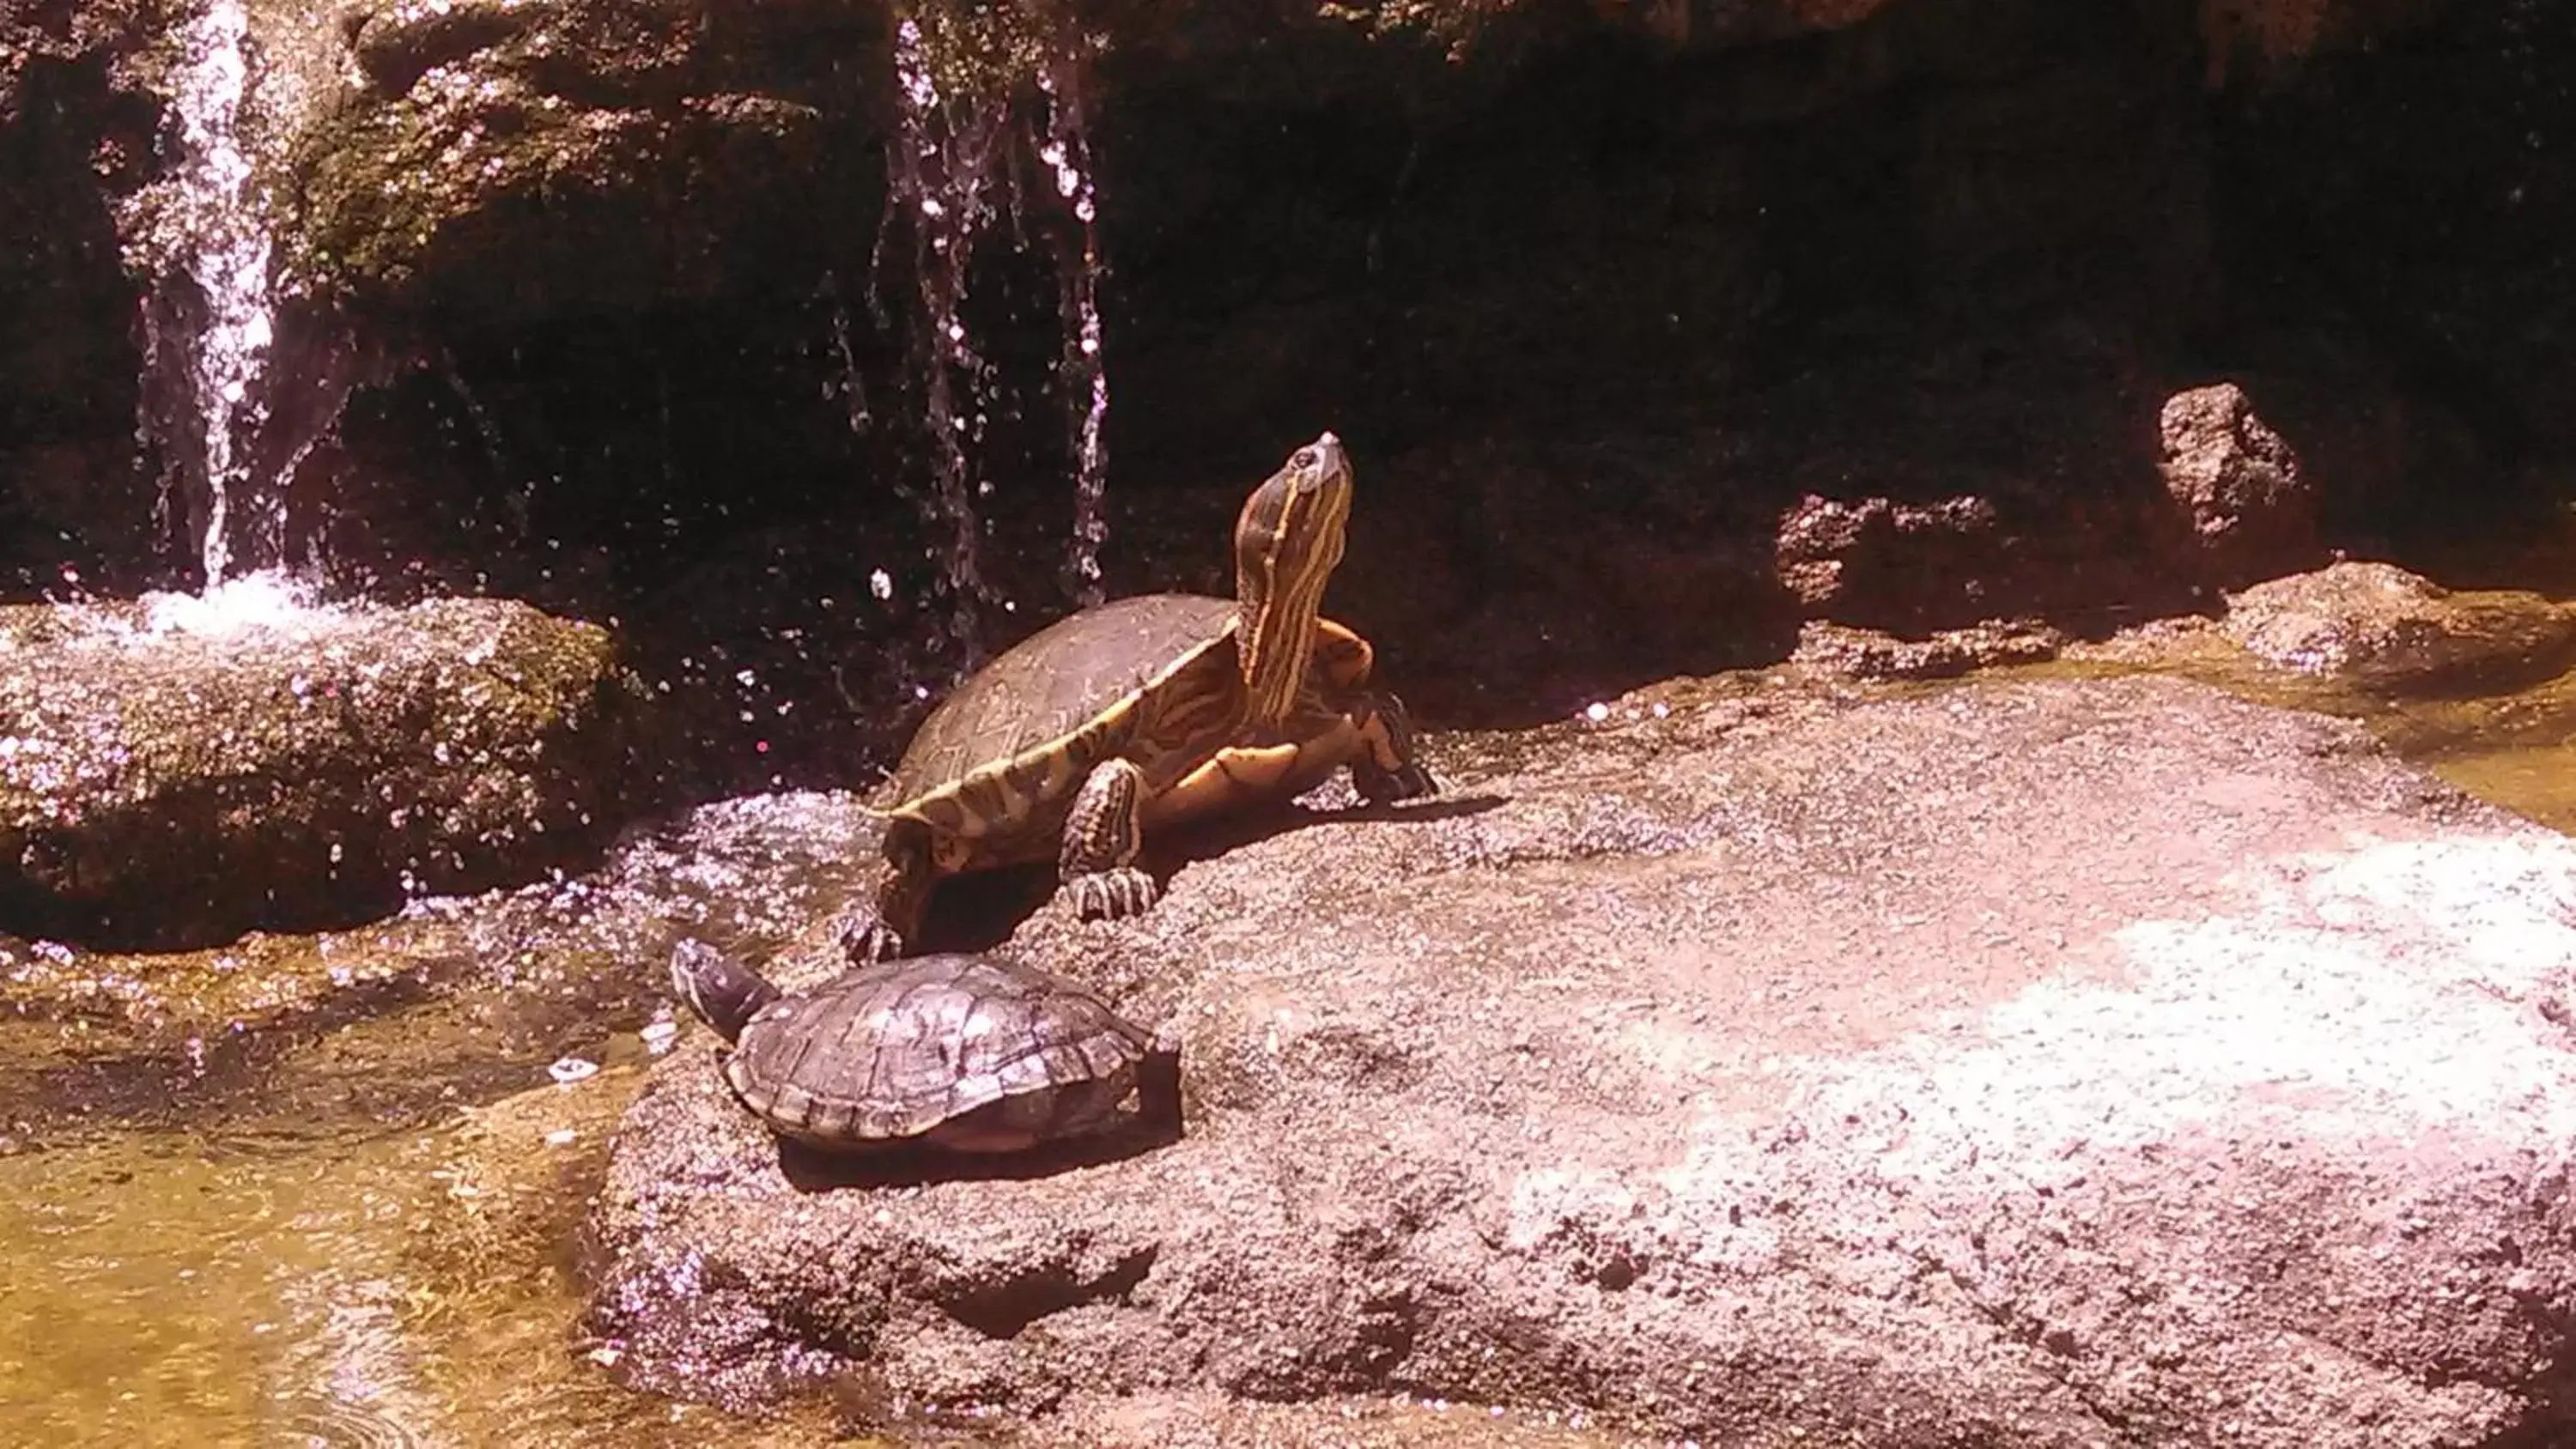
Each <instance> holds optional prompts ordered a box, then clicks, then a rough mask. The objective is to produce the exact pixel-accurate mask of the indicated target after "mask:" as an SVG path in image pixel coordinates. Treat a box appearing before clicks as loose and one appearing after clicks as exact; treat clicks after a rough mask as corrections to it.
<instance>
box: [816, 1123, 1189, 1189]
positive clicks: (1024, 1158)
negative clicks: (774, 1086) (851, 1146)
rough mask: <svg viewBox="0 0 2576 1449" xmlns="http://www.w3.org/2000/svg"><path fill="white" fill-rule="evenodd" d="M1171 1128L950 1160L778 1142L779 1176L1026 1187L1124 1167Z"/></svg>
mask: <svg viewBox="0 0 2576 1449" xmlns="http://www.w3.org/2000/svg"><path fill="white" fill-rule="evenodd" d="M1183 1135H1184V1134H1183V1129H1182V1128H1181V1127H1180V1126H1179V1125H1178V1124H1174V1123H1167V1122H1147V1121H1144V1120H1142V1119H1137V1120H1132V1121H1126V1122H1121V1123H1119V1124H1118V1125H1117V1126H1115V1127H1112V1128H1110V1129H1108V1130H1106V1131H1103V1132H1096V1133H1092V1134H1089V1135H1087V1136H1084V1137H1078V1138H1072V1139H1068V1140H1065V1141H1061V1142H1048V1143H1041V1144H1040V1145H1038V1146H1036V1147H1032V1148H1030V1149H1028V1150H1027V1151H1024V1152H951V1151H947V1150H944V1149H941V1148H937V1147H903V1148H891V1149H883V1150H879V1151H875V1152H866V1153H845V1152H826V1151H824V1150H822V1149H820V1148H816V1147H809V1146H807V1145H805V1144H804V1143H801V1142H790V1141H787V1140H785V1139H783V1138H782V1139H781V1140H780V1141H779V1144H778V1170H779V1172H780V1174H781V1175H782V1176H784V1177H785V1178H786V1180H787V1181H788V1182H789V1183H790V1184H792V1185H794V1186H795V1188H796V1189H797V1190H798V1191H799V1192H830V1191H833V1190H834V1189H838V1188H859V1189H878V1188H900V1187H921V1186H925V1185H927V1184H930V1183H934V1182H1027V1181H1031V1180H1033V1179H1036V1178H1041V1177H1053V1176H1055V1175H1057V1174H1059V1173H1064V1172H1071V1171H1074V1170H1075V1169H1078V1168H1086V1167H1105V1166H1107V1165H1109V1164H1111V1163H1115V1162H1124V1161H1126V1160H1127V1159H1128V1158H1131V1157H1137V1156H1141V1155H1142V1154H1144V1153H1148V1152H1152V1151H1154V1150H1156V1149H1157V1148H1163V1147H1169V1146H1171V1145H1172V1144H1173V1143H1175V1142H1178V1141H1180V1140H1181V1138H1182V1136H1183Z"/></svg>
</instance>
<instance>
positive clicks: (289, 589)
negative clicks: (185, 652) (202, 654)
mask: <svg viewBox="0 0 2576 1449" xmlns="http://www.w3.org/2000/svg"><path fill="white" fill-rule="evenodd" d="M142 603H143V621H144V622H143V629H142V631H141V632H142V634H143V635H144V636H146V637H159V636H164V635H170V634H193V635H196V636H197V637H199V638H225V637H230V636H235V635H241V634H246V633H250V632H252V631H254V630H268V631H272V632H276V633H283V634H296V635H309V634H312V633H315V632H318V631H319V630H321V629H322V628H324V627H325V626H327V625H330V624H332V623H335V622H338V621H339V620H340V618H341V617H342V614H341V612H340V611H338V610H334V609H328V608H325V607H324V606H323V605H322V604H320V603H319V602H318V601H317V600H316V598H315V596H314V591H313V588H312V586H311V585H310V584H306V583H303V582H300V581H298V580H295V579H292V578H289V577H288V576H287V575H286V573H285V572H284V571H283V570H280V569H261V570H260V571H258V572H256V573H249V574H241V575H237V576H235V577H233V578H229V579H226V580H224V581H223V582H222V583H219V584H215V585H213V586H211V587H209V588H207V589H206V590H205V591H204V592H203V593H195V594H182V593H148V594H145V595H144V596H143V599H142Z"/></svg>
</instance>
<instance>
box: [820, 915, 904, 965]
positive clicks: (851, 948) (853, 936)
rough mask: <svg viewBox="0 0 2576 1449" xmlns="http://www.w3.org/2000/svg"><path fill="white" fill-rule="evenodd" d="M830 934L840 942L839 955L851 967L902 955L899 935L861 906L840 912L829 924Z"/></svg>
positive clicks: (901, 940) (871, 963) (883, 920)
mask: <svg viewBox="0 0 2576 1449" xmlns="http://www.w3.org/2000/svg"><path fill="white" fill-rule="evenodd" d="M833 935H834V937H835V938H836V939H837V940H838V941H839V943H840V947H841V954H842V955H843V956H844V957H846V958H848V960H849V962H850V964H851V965H853V966H869V965H874V964H875V963H877V962H879V961H891V960H893V959H895V958H896V957H898V956H901V955H902V954H903V937H902V936H900V935H898V934H897V933H896V932H895V929H894V927H892V926H889V925H887V924H886V922H885V918H884V917H883V916H880V915H878V914H877V913H876V912H874V911H871V910H867V909H865V908H855V909H852V910H850V911H847V912H844V913H843V914H842V916H841V919H840V920H839V921H837V922H835V923H834V925H833Z"/></svg>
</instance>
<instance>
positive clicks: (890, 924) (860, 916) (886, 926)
mask: <svg viewBox="0 0 2576 1449" xmlns="http://www.w3.org/2000/svg"><path fill="white" fill-rule="evenodd" d="M879 849H880V850H881V851H882V853H883V856H884V858H883V859H882V860H880V861H879V862H878V863H877V867H876V870H875V872H874V873H873V876H872V878H871V879H870V881H869V883H868V891H867V897H866V898H865V899H862V900H860V901H854V902H852V903H851V905H850V906H849V908H848V909H846V910H844V911H843V912H842V913H841V916H840V919H838V920H837V921H835V922H834V923H833V934H834V935H835V936H836V937H837V938H838V940H839V943H840V947H841V951H842V954H843V955H845V956H847V957H848V958H849V960H850V962H851V964H853V965H858V966H865V965H868V964H870V963H872V962H877V961H891V960H893V959H894V958H896V957H898V956H901V955H904V954H905V953H906V952H907V951H909V950H910V949H911V947H912V945H913V943H914V942H916V941H918V940H919V939H920V937H921V928H922V924H923V922H924V920H925V919H926V918H927V917H928V915H929V914H930V893H931V891H932V889H933V888H934V887H936V886H937V884H938V880H939V874H938V869H937V867H935V866H934V865H933V864H932V863H931V858H930V837H929V833H928V832H927V831H925V830H924V829H923V828H922V827H921V826H920V825H919V824H917V823H915V822H913V821H910V820H896V821H892V822H890V823H888V824H887V826H886V833H885V839H884V841H883V842H882V843H881V845H880V847H879Z"/></svg>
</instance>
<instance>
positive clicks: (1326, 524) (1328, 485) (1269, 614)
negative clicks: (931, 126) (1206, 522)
mask: <svg viewBox="0 0 2576 1449" xmlns="http://www.w3.org/2000/svg"><path fill="white" fill-rule="evenodd" d="M1350 517H1351V460H1350V455H1349V454H1347V453H1345V452H1343V451H1342V440H1341V439H1339V438H1336V437H1334V436H1333V435H1332V434H1331V433H1325V434H1323V435H1322V436H1320V437H1318V438H1316V439H1315V441H1313V442H1311V443H1308V444H1307V445H1306V446H1304V447H1302V448H1299V449H1298V450H1297V451H1296V452H1294V453H1291V454H1289V455H1288V461H1287V462H1286V463H1284V464H1281V465H1280V468H1279V471H1278V472H1276V473H1273V474H1271V475H1270V478H1269V480H1268V481H1267V482H1265V483H1263V484H1262V485H1261V486H1260V487H1258V488H1255V489H1253V490H1252V496H1251V497H1250V498H1247V499H1245V500H1244V501H1243V512H1242V513H1241V514H1239V515H1237V516H1236V518H1235V520H1234V580H1235V597H1236V599H1237V601H1238V602H1239V603H1240V604H1241V606H1242V619H1243V624H1242V628H1241V629H1240V631H1239V632H1238V640H1237V642H1238V646H1239V647H1240V648H1241V650H1242V654H1243V683H1244V689H1245V692H1246V695H1247V703H1248V713H1249V714H1250V716H1251V719H1252V721H1253V722H1254V723H1256V724H1277V723H1279V722H1280V721H1281V720H1284V719H1286V718H1287V717H1288V712H1289V710H1290V709H1292V708H1294V707H1295V705H1296V703H1297V692H1298V691H1299V690H1300V689H1301V688H1303V687H1304V686H1305V683H1306V661H1307V659H1308V658H1309V657H1310V656H1311V655H1312V654H1313V652H1314V644H1315V621H1316V619H1317V618H1319V617H1321V615H1322V613H1323V608H1324V585H1325V584H1326V583H1328V582H1330V581H1331V579H1332V577H1333V567H1334V565H1336V564H1339V563H1340V562H1341V561H1342V531H1343V527H1344V525H1346V524H1347V523H1349V521H1350Z"/></svg>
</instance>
